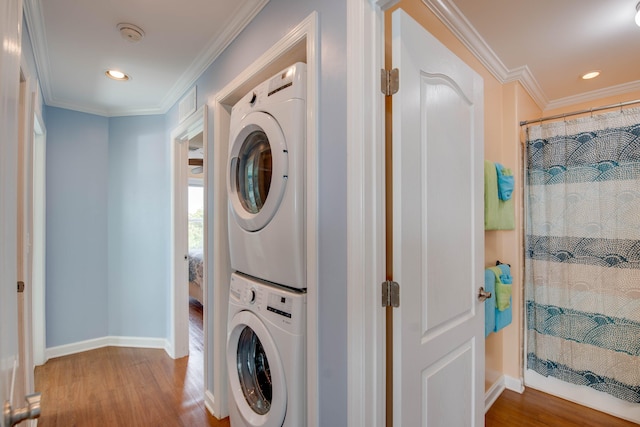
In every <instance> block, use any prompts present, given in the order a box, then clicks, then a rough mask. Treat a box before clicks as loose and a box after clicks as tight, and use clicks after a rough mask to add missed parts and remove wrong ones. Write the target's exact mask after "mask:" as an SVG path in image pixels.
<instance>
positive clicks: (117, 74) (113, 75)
mask: <svg viewBox="0 0 640 427" xmlns="http://www.w3.org/2000/svg"><path fill="white" fill-rule="evenodd" d="M105 74H106V76H107V77H109V78H110V79H113V80H120V81H125V80H129V76H127V75H126V74H125V73H123V72H122V71H118V70H107V71H105Z"/></svg>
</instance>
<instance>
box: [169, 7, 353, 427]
mask: <svg viewBox="0 0 640 427" xmlns="http://www.w3.org/2000/svg"><path fill="white" fill-rule="evenodd" d="M314 10H315V11H317V12H318V21H319V27H320V28H319V33H320V70H319V71H320V75H319V78H320V82H319V88H318V89H319V90H318V94H319V97H320V98H319V111H318V119H319V127H320V132H319V141H318V156H319V158H318V162H319V177H318V178H319V180H318V182H319V203H318V206H319V216H318V220H319V239H320V240H319V255H318V257H319V260H318V261H319V289H318V296H319V301H318V310H319V313H318V317H319V318H318V322H319V333H320V336H319V347H318V349H319V354H318V360H319V385H318V386H319V393H320V407H319V411H318V412H319V416H320V426H327V427H328V426H331V427H334V426H336V427H337V426H346V425H347V406H346V405H347V332H346V331H347V306H346V301H347V238H346V235H347V208H346V200H347V195H346V187H347V186H346V176H347V172H346V158H347V137H346V135H347V113H346V80H347V75H346V62H347V58H346V51H347V48H346V40H347V34H346V1H345V0H323V1H320V0H315V1H312V0H307V1H302V0H271V1H270V2H269V3H268V4H267V6H266V7H265V8H264V9H263V10H262V11H261V12H260V14H259V15H258V16H257V17H256V18H255V19H254V20H253V21H252V22H251V24H249V26H248V27H247V28H246V29H245V30H244V31H243V32H242V33H241V34H240V35H239V36H238V38H236V40H234V42H233V43H232V44H231V45H230V46H229V47H228V48H227V49H226V50H225V52H224V53H223V54H222V55H220V57H218V59H217V60H216V61H215V62H214V63H213V64H212V65H211V66H210V67H209V69H208V70H207V71H206V72H205V73H203V75H202V76H201V77H200V79H198V81H197V82H196V86H197V97H198V105H202V104H204V103H206V102H207V100H208V99H209V98H211V99H212V98H214V97H215V95H216V93H217V92H218V91H220V90H221V89H223V88H224V87H225V86H226V85H227V84H228V83H229V82H230V81H231V80H233V79H234V78H235V77H236V76H237V75H238V74H240V73H241V72H242V71H244V70H245V69H246V68H247V66H249V65H250V64H251V63H252V62H253V61H255V60H256V59H257V58H258V57H260V56H261V55H262V54H263V53H264V52H265V51H266V50H268V49H269V48H271V46H273V45H274V44H275V43H276V42H277V41H279V40H280V39H281V38H282V37H284V36H285V35H286V34H287V33H289V32H290V31H291V29H293V28H294V27H295V26H297V25H298V24H299V23H300V22H301V21H302V20H303V19H305V18H306V17H307V16H308V15H309V14H310V13H311V12H312V11H314ZM176 126H177V108H176V107H175V106H174V107H173V108H172V109H171V110H170V111H169V113H168V114H167V129H168V130H171V129H173V128H175V127H176ZM212 135H213V121H212V114H210V116H209V136H210V138H211V137H212ZM212 151H213V150H210V151H209V153H211V152H212ZM209 162H210V163H209V164H213V163H212V159H209ZM210 188H212V187H211V186H210ZM212 199H213V198H210V199H209V200H212ZM210 211H212V210H210ZM210 238H214V239H215V238H226V236H221V237H220V236H213V235H211V236H210ZM214 351H215V349H214ZM214 357H215V355H214Z"/></svg>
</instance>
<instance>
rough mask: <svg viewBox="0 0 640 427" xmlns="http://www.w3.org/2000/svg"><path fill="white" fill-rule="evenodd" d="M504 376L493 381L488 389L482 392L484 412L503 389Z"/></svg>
mask: <svg viewBox="0 0 640 427" xmlns="http://www.w3.org/2000/svg"><path fill="white" fill-rule="evenodd" d="M504 389H505V387H504V377H500V379H499V380H498V381H496V382H495V383H493V385H492V386H491V387H490V388H489V390H487V391H485V392H484V413H485V414H486V413H487V411H488V410H489V408H491V406H493V404H494V403H495V401H496V400H497V399H498V397H500V395H501V394H502V392H503V391H504Z"/></svg>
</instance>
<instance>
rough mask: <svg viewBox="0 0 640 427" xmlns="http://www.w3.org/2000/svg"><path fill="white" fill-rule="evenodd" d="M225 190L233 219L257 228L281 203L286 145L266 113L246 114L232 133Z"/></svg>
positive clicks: (263, 223) (244, 226) (282, 136)
mask: <svg viewBox="0 0 640 427" xmlns="http://www.w3.org/2000/svg"><path fill="white" fill-rule="evenodd" d="M230 141H231V144H230V153H229V163H228V174H227V177H228V180H227V191H228V194H229V202H230V206H231V213H232V216H233V217H234V219H235V221H236V222H237V223H238V224H239V225H240V226H241V227H242V228H244V229H245V230H247V231H258V230H260V229H262V228H263V227H265V226H266V225H267V224H268V223H269V221H271V219H272V218H273V216H274V215H275V213H276V212H277V210H278V207H279V206H280V202H281V201H282V196H283V195H284V191H285V187H286V184H287V178H288V176H287V173H288V168H289V160H288V154H287V153H288V151H287V145H286V141H285V138H284V134H283V133H282V129H280V125H279V124H278V122H277V121H276V120H275V119H274V118H273V117H272V116H270V115H269V114H266V113H263V112H259V111H254V112H252V113H249V114H247V116H245V117H244V118H243V119H242V120H241V121H240V123H239V124H238V126H237V128H236V131H235V133H234V134H233V135H231V139H230Z"/></svg>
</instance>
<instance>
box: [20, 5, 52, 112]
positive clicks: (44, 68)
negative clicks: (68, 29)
mask: <svg viewBox="0 0 640 427" xmlns="http://www.w3.org/2000/svg"><path fill="white" fill-rule="evenodd" d="M23 5H24V18H25V20H26V21H27V31H28V32H29V37H30V38H31V47H32V49H33V56H34V59H35V62H36V68H37V74H38V80H39V81H40V87H41V89H42V97H43V98H44V102H45V104H46V105H49V103H50V102H51V101H52V100H53V94H52V92H51V79H50V77H49V76H50V75H51V66H50V63H49V55H48V54H47V49H46V46H47V31H46V29H45V25H44V15H43V14H42V9H41V8H40V0H24V3H23Z"/></svg>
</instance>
